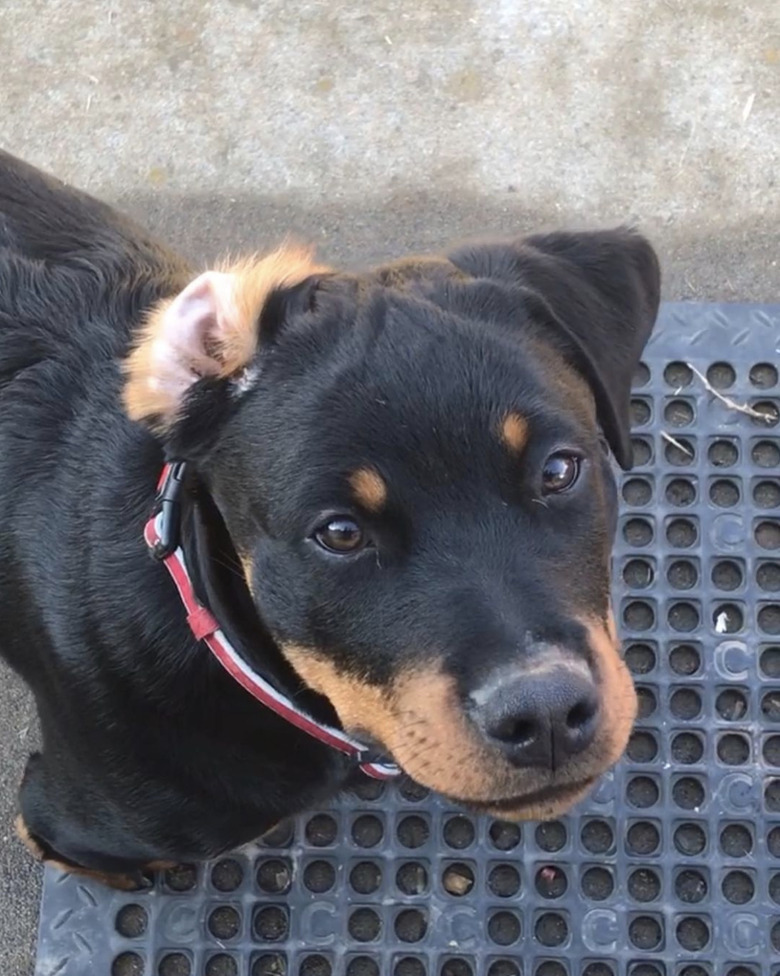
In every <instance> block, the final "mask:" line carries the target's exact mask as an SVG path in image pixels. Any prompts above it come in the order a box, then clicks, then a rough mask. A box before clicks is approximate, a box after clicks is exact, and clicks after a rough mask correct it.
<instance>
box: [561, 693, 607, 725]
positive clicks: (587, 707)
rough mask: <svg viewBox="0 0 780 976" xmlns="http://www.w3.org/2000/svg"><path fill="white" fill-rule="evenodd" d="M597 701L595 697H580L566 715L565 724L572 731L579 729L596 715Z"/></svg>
mask: <svg viewBox="0 0 780 976" xmlns="http://www.w3.org/2000/svg"><path fill="white" fill-rule="evenodd" d="M598 708H599V703H598V701H596V699H595V698H582V699H580V701H578V702H577V703H576V704H575V705H573V706H572V707H571V708H570V709H569V712H568V714H567V715H566V725H567V727H568V728H569V729H571V731H572V732H579V731H580V729H583V728H585V726H586V725H589V724H590V723H591V722H592V721H593V719H594V718H595V717H596V712H597V711H598Z"/></svg>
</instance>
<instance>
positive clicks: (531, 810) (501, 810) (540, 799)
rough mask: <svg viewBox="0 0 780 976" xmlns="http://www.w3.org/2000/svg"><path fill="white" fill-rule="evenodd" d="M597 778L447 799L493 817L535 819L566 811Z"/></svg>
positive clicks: (588, 789) (581, 797) (589, 789)
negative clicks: (490, 796) (528, 790)
mask: <svg viewBox="0 0 780 976" xmlns="http://www.w3.org/2000/svg"><path fill="white" fill-rule="evenodd" d="M599 778H600V777H599V776H591V777H589V778H587V779H584V780H580V781H578V782H574V783H563V784H561V785H555V786H545V787H543V788H542V789H539V790H534V791H533V792H531V793H523V794H519V795H517V796H512V797H504V798H502V799H497V800H462V799H459V798H458V797H450V799H452V800H454V802H456V803H458V804H459V805H460V806H463V807H465V808H467V809H469V810H473V811H475V812H476V813H490V814H491V815H492V816H495V817H506V818H508V819H512V820H538V819H545V818H546V817H548V816H550V817H551V816H558V815H560V814H562V813H565V812H567V811H568V810H569V809H570V808H571V807H572V806H574V804H575V803H577V802H578V801H579V800H581V799H583V798H584V797H585V796H586V795H587V794H588V793H589V792H590V791H591V790H592V789H593V787H594V786H595V785H596V783H597V782H598V781H599Z"/></svg>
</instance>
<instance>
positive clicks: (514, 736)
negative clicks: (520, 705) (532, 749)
mask: <svg viewBox="0 0 780 976" xmlns="http://www.w3.org/2000/svg"><path fill="white" fill-rule="evenodd" d="M489 731H490V735H491V736H492V738H494V739H497V740H498V741H499V742H506V743H508V744H511V745H514V746H527V745H530V744H531V743H532V742H533V741H534V739H535V738H536V736H537V734H538V731H539V730H538V728H537V725H536V723H535V722H532V721H531V720H529V719H523V718H520V719H518V718H513V717H512V716H511V715H510V716H507V717H506V718H504V719H503V720H502V721H500V722H497V723H496V724H495V725H494V726H493V727H492V728H491V729H490V730H489Z"/></svg>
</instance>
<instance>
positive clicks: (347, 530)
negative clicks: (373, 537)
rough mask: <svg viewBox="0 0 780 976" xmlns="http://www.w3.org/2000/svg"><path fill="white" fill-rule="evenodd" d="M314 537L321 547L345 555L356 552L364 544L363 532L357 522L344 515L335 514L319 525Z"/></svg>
mask: <svg viewBox="0 0 780 976" xmlns="http://www.w3.org/2000/svg"><path fill="white" fill-rule="evenodd" d="M314 538H315V539H316V541H317V543H318V544H319V545H321V546H322V548H323V549H327V550H328V552H335V553H338V554H339V555H346V554H348V553H350V552H357V551H358V550H359V549H362V548H363V546H364V545H365V544H366V537H365V533H364V532H363V530H362V529H361V527H360V526H359V525H358V523H357V522H356V521H355V520H354V519H352V518H349V517H348V516H346V515H337V516H336V517H335V518H331V519H329V520H328V521H327V522H325V524H324V525H321V526H320V527H319V528H318V529H317V531H316V532H315V533H314Z"/></svg>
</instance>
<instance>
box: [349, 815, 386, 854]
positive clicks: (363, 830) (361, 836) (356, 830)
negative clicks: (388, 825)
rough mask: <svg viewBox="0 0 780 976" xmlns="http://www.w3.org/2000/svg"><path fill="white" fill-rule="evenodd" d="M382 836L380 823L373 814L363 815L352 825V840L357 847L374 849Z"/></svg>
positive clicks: (383, 829)
mask: <svg viewBox="0 0 780 976" xmlns="http://www.w3.org/2000/svg"><path fill="white" fill-rule="evenodd" d="M384 834H385V828H384V826H383V824H382V821H381V820H380V819H379V817H377V816H375V815H374V814H373V813H364V814H363V815H362V816H360V817H358V818H357V820H355V822H354V823H353V824H352V840H353V841H354V842H355V843H356V844H357V846H358V847H376V846H377V844H379V843H380V842H381V840H382V838H383V837H384Z"/></svg>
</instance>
